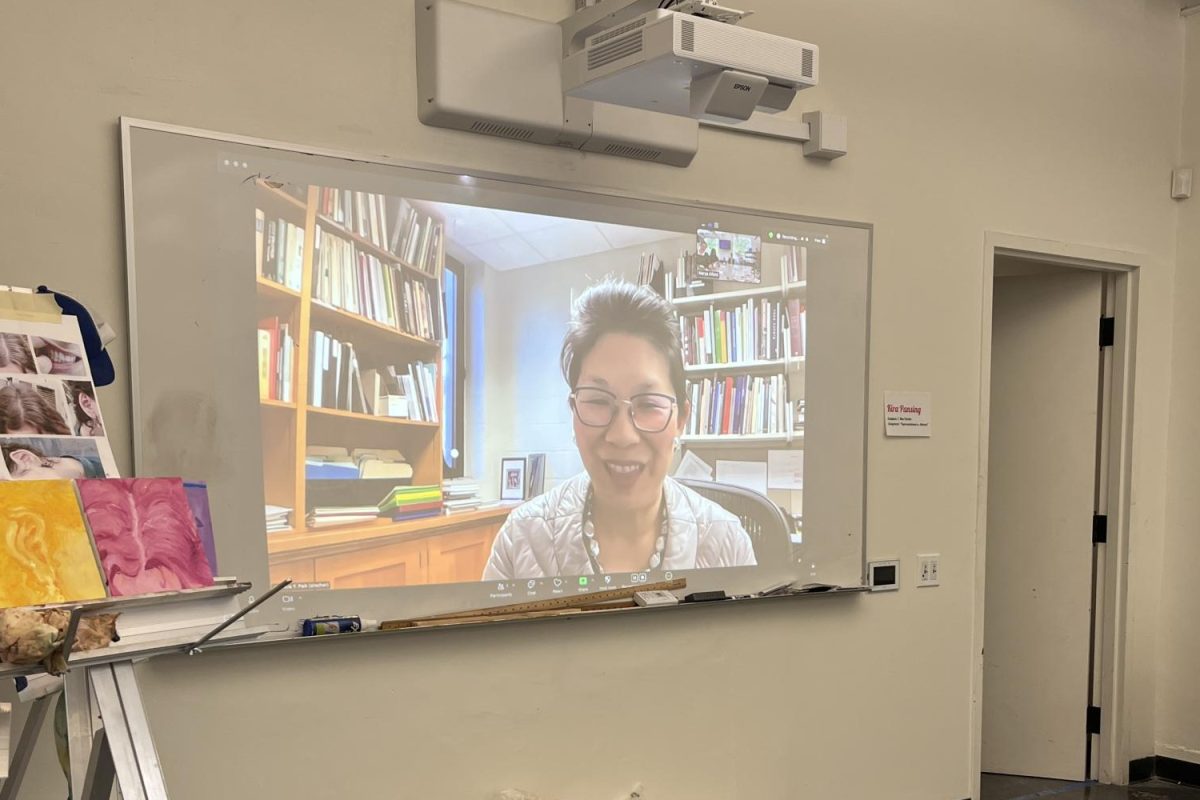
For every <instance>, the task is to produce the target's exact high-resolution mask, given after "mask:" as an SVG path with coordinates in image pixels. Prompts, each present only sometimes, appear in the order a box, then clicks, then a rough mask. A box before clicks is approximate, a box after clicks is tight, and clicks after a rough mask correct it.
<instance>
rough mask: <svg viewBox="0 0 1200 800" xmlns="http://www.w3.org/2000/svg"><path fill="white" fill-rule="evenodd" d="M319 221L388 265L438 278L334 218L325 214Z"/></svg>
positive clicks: (323, 226) (318, 217)
mask: <svg viewBox="0 0 1200 800" xmlns="http://www.w3.org/2000/svg"><path fill="white" fill-rule="evenodd" d="M317 221H318V222H319V223H321V227H322V228H324V229H325V230H327V231H329V232H330V233H332V234H333V235H334V236H340V237H341V238H343V239H349V240H350V241H352V242H354V243H355V244H356V245H358V246H359V247H360V248H362V249H363V250H366V251H367V252H368V253H370V254H371V255H373V256H375V257H376V258H379V259H382V260H383V261H387V262H388V263H391V264H396V265H398V266H400V267H402V268H404V269H406V270H409V271H410V272H414V273H416V274H417V275H420V276H422V277H424V278H436V277H437V275H434V274H433V273H432V272H428V271H426V270H423V269H421V268H420V267H418V266H416V265H414V264H410V263H408V262H407V261H405V260H404V259H402V258H401V257H400V256H398V255H396V254H395V253H393V252H391V251H390V250H388V249H387V248H385V247H379V246H378V245H376V244H375V243H374V242H372V241H371V240H370V239H368V238H366V237H365V236H362V235H360V234H358V233H356V232H355V231H352V230H350V229H349V228H347V227H345V226H344V225H342V224H341V223H340V222H336V221H334V220H333V219H332V218H330V217H327V216H325V215H324V214H318V215H317Z"/></svg>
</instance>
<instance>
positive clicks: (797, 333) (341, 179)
mask: <svg viewBox="0 0 1200 800" xmlns="http://www.w3.org/2000/svg"><path fill="white" fill-rule="evenodd" d="M123 139H124V153H125V163H124V170H125V189H126V209H127V219H126V226H127V247H128V257H129V263H128V269H129V292H130V306H131V308H130V313H131V319H132V325H133V342H132V345H133V369H134V398H133V399H134V414H135V420H134V423H135V425H134V430H135V459H136V469H137V472H138V474H139V475H183V476H185V477H186V478H189V479H196V480H203V481H207V483H208V487H209V498H210V503H211V507H212V518H213V519H212V523H213V527H214V529H215V533H216V546H217V562H218V570H217V571H218V573H219V574H223V575H237V576H238V577H240V578H243V579H248V580H253V581H254V582H255V584H256V586H263V585H265V584H266V582H267V581H268V580H272V581H274V580H278V579H281V578H285V577H286V578H291V579H292V580H293V581H294V582H295V585H294V586H293V587H292V588H291V589H290V590H289V591H286V592H283V593H281V594H280V595H279V598H278V602H276V601H275V600H274V599H273V600H272V601H271V603H270V604H269V610H268V611H267V613H268V615H269V616H271V617H278V618H280V619H294V618H296V617H301V616H311V615H315V614H320V613H334V612H338V613H357V614H361V615H364V616H367V617H372V618H389V617H411V616H417V615H423V614H432V613H438V612H442V611H448V610H453V609H459V608H467V607H476V606H482V605H489V604H500V603H512V602H517V601H522V600H526V599H530V598H547V597H555V596H561V595H565V594H575V593H579V592H588V591H595V590H597V589H606V588H612V587H616V586H622V585H632V584H637V583H640V582H653V581H655V580H662V579H664V578H672V577H686V578H687V580H688V589H689V591H694V590H703V589H724V590H726V591H729V592H751V591H756V590H759V589H762V588H764V587H766V586H768V585H772V584H776V583H779V582H782V581H787V580H795V581H798V582H800V583H812V582H823V583H830V584H836V585H841V586H857V585H860V584H861V583H862V571H863V530H864V497H865V494H864V480H865V476H864V461H865V452H864V451H865V418H866V396H865V393H866V385H865V384H866V375H867V352H868V339H869V325H868V322H869V285H870V251H871V231H870V228H869V227H868V226H865V225H859V224H849V223H836V222H830V221H817V220H811V219H805V218H800V217H793V216H787V215H781V214H771V213H765V212H760V211H750V210H739V209H729V208H721V207H706V206H702V205H695V204H689V203H683V202H678V201H672V200H662V199H647V198H640V197H629V196H622V195H620V194H616V193H612V192H608V191H598V190H595V189H589V188H586V187H572V186H565V185H564V186H559V185H546V184H542V183H534V182H531V181H525V180H522V179H520V178H515V177H506V176H496V175H467V174H461V171H460V170H455V169H453V168H442V167H428V166H413V165H404V164H399V163H392V162H381V161H379V160H373V159H370V158H367V157H351V156H347V155H341V154H336V153H323V152H319V151H318V150H317V149H316V148H307V147H300V146H296V145H285V144H280V143H273V142H265V141H261V140H251V139H245V138H241V137H236V136H232V135H225V134H215V133H210V132H204V131H194V130H187V129H178V128H173V127H170V126H160V125H156V124H153V123H143V122H135V121H129V120H127V121H125V123H124V125H123ZM573 315H574V316H573ZM572 324H574V325H575V327H574V328H573V327H572ZM572 330H574V331H575V334H574V336H573V337H572V339H571V347H570V348H568V350H569V352H571V353H574V354H575V356H574V358H573V359H572V358H568V359H566V360H565V361H566V363H564V359H563V351H564V340H565V338H566V337H567V336H568V333H569V332H570V331H572ZM564 368H565V369H564ZM564 373H565V374H564ZM714 481H715V482H714ZM260 591H261V589H260Z"/></svg>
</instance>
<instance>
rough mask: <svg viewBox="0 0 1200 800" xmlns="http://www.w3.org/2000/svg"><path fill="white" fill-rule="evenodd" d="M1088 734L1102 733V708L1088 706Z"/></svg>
mask: <svg viewBox="0 0 1200 800" xmlns="http://www.w3.org/2000/svg"><path fill="white" fill-rule="evenodd" d="M1087 732H1088V733H1099V732H1100V706H1088V710H1087Z"/></svg>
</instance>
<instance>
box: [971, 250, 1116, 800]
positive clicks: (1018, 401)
mask: <svg viewBox="0 0 1200 800" xmlns="http://www.w3.org/2000/svg"><path fill="white" fill-rule="evenodd" d="M997 239H1003V240H1006V241H1004V242H1003V243H1002V244H997V242H996V240H997ZM989 240H990V241H989V247H988V248H987V251H988V252H987V256H988V261H987V264H986V267H987V268H986V269H985V276H986V279H987V281H988V285H987V287H986V289H985V302H984V311H985V314H986V316H985V322H986V323H988V324H986V325H985V336H984V342H983V347H984V352H983V369H984V375H983V379H982V380H981V388H982V390H983V392H984V395H983V397H982V398H981V423H982V426H981V442H980V445H981V463H980V511H979V528H980V531H979V537H978V539H977V547H978V548H979V550H978V551H977V573H976V574H977V578H978V579H979V580H980V583H981V586H980V587H979V589H978V591H977V595H976V599H977V613H976V626H977V627H976V636H975V642H976V644H977V645H978V646H979V650H978V654H979V661H978V663H977V671H976V686H975V691H974V693H973V696H974V699H975V709H974V722H975V724H976V726H977V727H976V736H977V739H976V748H977V749H976V750H975V759H974V764H973V765H972V768H973V771H974V774H973V775H972V780H973V781H976V783H975V786H976V787H978V783H977V782H978V781H979V775H980V773H999V774H1004V775H1020V776H1029V777H1037V778H1054V779H1059V780H1068V781H1085V780H1101V781H1103V782H1116V783H1119V782H1123V781H1124V780H1125V777H1126V775H1127V765H1128V761H1127V759H1123V753H1121V752H1120V749H1121V748H1120V745H1119V737H1117V736H1115V731H1116V730H1117V728H1118V727H1119V725H1120V719H1121V716H1122V715H1121V713H1120V712H1121V710H1120V707H1119V703H1118V702H1117V701H1116V699H1115V698H1116V697H1117V696H1118V691H1119V688H1120V687H1119V684H1118V681H1117V678H1118V677H1119V674H1120V670H1119V669H1118V668H1117V665H1118V664H1119V658H1118V656H1119V655H1120V648H1119V647H1118V645H1117V638H1116V636H1115V634H1114V631H1115V630H1116V625H1115V620H1117V619H1118V618H1119V616H1120V614H1121V613H1122V612H1123V608H1124V600H1123V597H1121V596H1120V594H1119V592H1118V589H1119V588H1121V587H1122V586H1123V581H1121V580H1119V576H1120V572H1119V571H1120V569H1121V567H1120V559H1117V558H1106V556H1107V555H1108V554H1109V553H1113V552H1117V551H1116V550H1114V549H1113V547H1114V545H1116V546H1118V547H1121V548H1123V547H1124V537H1123V531H1124V527H1125V526H1124V518H1123V515H1124V509H1125V503H1124V502H1122V500H1123V495H1122V494H1121V492H1120V486H1122V485H1124V483H1125V479H1126V477H1127V469H1125V462H1126V460H1127V453H1128V449H1127V448H1126V447H1125V446H1124V445H1123V442H1124V440H1125V438H1127V433H1128V425H1127V422H1126V412H1127V410H1128V409H1129V408H1130V399H1131V398H1130V396H1129V391H1128V385H1129V384H1128V378H1129V376H1130V375H1131V364H1130V363H1128V361H1129V359H1128V353H1129V352H1130V348H1129V344H1130V339H1131V336H1132V331H1133V313H1132V309H1133V307H1134V306H1133V303H1132V298H1133V292H1134V291H1135V288H1136V275H1137V273H1136V270H1135V269H1133V267H1135V266H1136V259H1134V258H1131V257H1129V254H1123V253H1112V251H1105V252H1103V253H1101V252H1100V251H1095V250H1092V249H1085V248H1067V247H1064V246H1063V245H1061V244H1058V243H1043V242H1033V241H1032V240H1017V239H1016V237H989ZM1014 240H1016V241H1014ZM1013 244H1019V245H1020V246H1019V247H1013V246H1012V245H1013ZM1031 244H1033V245H1035V246H1032V247H1031V246H1030V245H1031ZM1036 245H1046V246H1045V247H1044V248H1040V247H1038V246H1036ZM1071 249H1074V250H1085V253H1084V254H1083V255H1080V254H1078V253H1074V254H1073V253H1070V252H1065V251H1068V250H1071ZM1095 255H1107V256H1113V257H1112V258H1111V260H1108V259H1104V260H1102V259H1098V258H1091V257H1089V256H1095ZM1114 445H1115V446H1114ZM1114 458H1115V459H1116V460H1115V461H1114ZM1110 464H1112V465H1114V466H1112V467H1110ZM1114 487H1117V491H1116V492H1115V493H1114ZM974 796H976V797H978V796H979V791H978V788H977V789H976V791H975V793H974Z"/></svg>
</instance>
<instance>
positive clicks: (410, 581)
mask: <svg viewBox="0 0 1200 800" xmlns="http://www.w3.org/2000/svg"><path fill="white" fill-rule="evenodd" d="M511 510H512V509H511V508H507V507H506V508H492V509H487V510H484V511H471V512H468V513H464V514H453V515H450V516H442V517H433V518H431V519H422V520H414V521H411V522H390V521H388V520H382V519H381V520H376V521H373V522H369V523H366V524H358V525H346V526H340V527H335V528H325V529H321V530H315V531H296V532H291V533H274V534H270V535H269V536H268V538H267V552H268V554H269V560H270V566H271V581H272V582H276V581H280V580H283V579H284V578H291V579H292V580H294V581H302V582H312V581H328V582H329V584H330V588H333V589H364V588H369V587H376V586H419V585H421V584H425V583H459V582H464V581H477V580H479V579H480V578H481V577H482V576H483V568H484V566H486V565H487V559H488V556H489V555H490V554H491V551H492V541H493V540H494V539H495V538H496V533H497V532H498V531H499V530H500V526H501V525H503V524H504V520H505V519H507V518H508V513H509V512H510V511H511Z"/></svg>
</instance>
